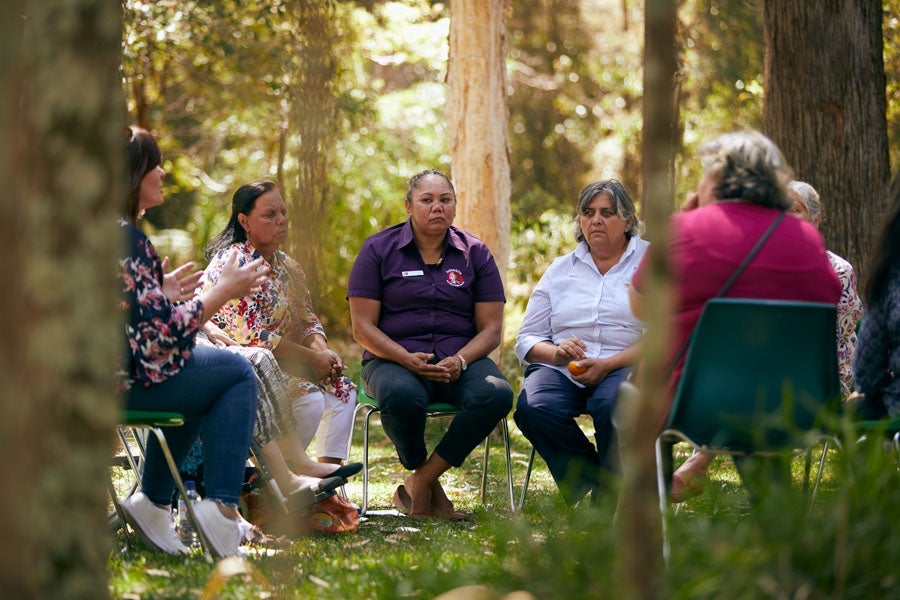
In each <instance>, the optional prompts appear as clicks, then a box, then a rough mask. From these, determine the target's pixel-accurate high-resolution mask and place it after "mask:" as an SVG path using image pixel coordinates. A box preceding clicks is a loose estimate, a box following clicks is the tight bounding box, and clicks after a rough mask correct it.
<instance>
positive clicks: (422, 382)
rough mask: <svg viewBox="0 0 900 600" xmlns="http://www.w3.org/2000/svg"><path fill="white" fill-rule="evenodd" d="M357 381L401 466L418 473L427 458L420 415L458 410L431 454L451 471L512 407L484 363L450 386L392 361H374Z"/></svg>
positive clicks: (507, 391) (501, 381)
mask: <svg viewBox="0 0 900 600" xmlns="http://www.w3.org/2000/svg"><path fill="white" fill-rule="evenodd" d="M362 382H363V386H364V388H365V390H366V393H367V394H369V395H370V396H371V397H372V398H375V399H376V400H377V401H378V405H379V407H380V408H381V424H382V426H383V427H384V431H385V433H387V435H388V437H389V438H391V441H392V442H394V446H395V447H396V448H397V456H398V457H399V459H400V463H401V464H402V465H403V466H404V467H406V468H407V469H410V470H413V469H417V468H419V467H420V466H422V464H423V463H424V462H425V460H426V459H427V458H428V451H427V449H426V447H425V419H426V415H425V411H426V409H427V408H428V405H429V404H430V403H432V402H445V403H447V404H453V405H455V406H458V407H460V409H461V410H460V412H459V413H458V414H457V415H456V416H455V417H453V420H452V421H451V422H450V427H448V428H447V432H446V433H445V434H444V437H443V438H441V441H440V442H439V443H438V445H437V447H435V449H434V452H435V454H437V455H438V456H440V457H441V458H443V459H444V460H446V461H447V462H448V463H450V464H451V465H452V466H454V467H459V466H461V465H462V464H463V461H464V460H465V459H466V457H467V456H468V455H469V454H470V453H471V452H472V450H474V449H475V447H476V446H477V445H478V444H480V443H481V442H482V441H483V440H484V438H486V437H487V436H488V435H489V434H490V433H491V431H493V430H494V427H496V426H497V423H499V422H500V419H503V418H506V415H507V414H508V413H509V409H510V408H512V387H511V386H510V385H509V382H508V381H507V380H506V378H505V377H503V374H502V373H501V372H500V369H499V368H497V365H495V364H494V361H492V360H491V359H489V358H481V359H479V360H476V361H475V362H473V363H472V364H470V365H469V368H468V369H466V370H465V371H464V372H463V374H462V376H461V377H460V378H459V379H457V380H456V381H453V382H451V383H437V382H434V381H431V380H428V379H423V378H421V377H419V376H418V375H414V374H412V373H410V372H409V371H407V370H406V369H404V368H403V367H401V366H400V365H398V364H397V363H395V362H391V361H388V360H382V359H380V358H374V359H372V360H368V361H366V362H365V364H364V365H363V370H362Z"/></svg>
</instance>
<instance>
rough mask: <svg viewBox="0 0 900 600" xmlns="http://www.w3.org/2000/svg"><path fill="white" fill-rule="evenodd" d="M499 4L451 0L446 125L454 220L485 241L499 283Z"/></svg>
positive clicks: (502, 71) (504, 235)
mask: <svg viewBox="0 0 900 600" xmlns="http://www.w3.org/2000/svg"><path fill="white" fill-rule="evenodd" d="M506 8H507V6H506V2H505V1H498V0H451V2H450V64H449V67H448V68H447V108H446V111H447V112H446V115H447V130H448V131H449V136H450V160H451V164H452V169H453V170H452V178H453V183H454V185H455V186H456V193H457V198H458V200H459V205H458V208H457V212H456V223H455V224H456V225H457V226H458V227H460V228H462V229H465V230H466V231H468V232H470V233H471V234H473V235H475V236H477V237H479V238H481V240H482V241H484V243H486V244H487V245H488V247H489V248H490V249H491V252H493V254H494V259H495V260H496V261H497V266H498V267H499V268H500V274H501V275H502V276H503V280H504V282H505V281H506V267H507V263H508V261H509V230H510V208H509V195H510V174H509V147H508V144H507V131H508V121H509V114H508V110H507V106H506V63H505V60H506V51H505V48H506V43H505V42H506V30H505V25H504V17H505V13H506Z"/></svg>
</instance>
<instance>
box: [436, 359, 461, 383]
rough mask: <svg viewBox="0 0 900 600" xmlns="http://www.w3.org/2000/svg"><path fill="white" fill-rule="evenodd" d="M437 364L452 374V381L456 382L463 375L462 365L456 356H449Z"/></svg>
mask: <svg viewBox="0 0 900 600" xmlns="http://www.w3.org/2000/svg"><path fill="white" fill-rule="evenodd" d="M436 364H437V366H439V367H444V368H446V369H447V370H448V371H449V372H450V381H456V380H457V379H459V378H460V376H461V375H462V363H460V362H459V358H458V357H456V356H448V357H447V358H445V359H444V360H442V361H440V362H438V363H436Z"/></svg>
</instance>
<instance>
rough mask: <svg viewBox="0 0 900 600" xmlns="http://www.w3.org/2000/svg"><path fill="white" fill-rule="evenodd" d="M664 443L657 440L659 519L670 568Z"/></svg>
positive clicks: (664, 555) (664, 558)
mask: <svg viewBox="0 0 900 600" xmlns="http://www.w3.org/2000/svg"><path fill="white" fill-rule="evenodd" d="M662 445H663V442H662V440H660V439H659V438H657V439H656V486H657V489H658V490H659V517H660V524H661V525H662V544H663V547H662V551H663V560H664V561H665V564H666V566H667V567H668V566H669V560H670V559H671V556H672V551H671V549H670V548H669V528H668V523H667V519H666V517H667V513H668V510H669V498H668V496H669V490H668V489H667V487H668V486H667V485H666V475H665V473H664V470H665V463H664V462H663V451H662Z"/></svg>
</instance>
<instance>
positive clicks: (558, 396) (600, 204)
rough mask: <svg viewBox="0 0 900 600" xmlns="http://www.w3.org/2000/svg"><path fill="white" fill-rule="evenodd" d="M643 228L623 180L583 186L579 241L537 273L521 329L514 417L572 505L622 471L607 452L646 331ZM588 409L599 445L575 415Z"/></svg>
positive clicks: (577, 219) (577, 230)
mask: <svg viewBox="0 0 900 600" xmlns="http://www.w3.org/2000/svg"><path fill="white" fill-rule="evenodd" d="M639 232H640V223H639V222H638V219H637V217H636V216H635V209H634V202H632V200H631V197H630V196H629V195H628V192H627V191H626V190H625V188H624V187H623V186H622V184H621V183H619V182H618V181H615V180H607V181H598V182H595V183H592V184H590V185H588V186H587V187H585V188H584V189H583V190H582V191H581V195H580V197H579V199H578V205H577V207H576V217H575V241H576V242H578V247H577V248H576V249H575V250H574V251H573V252H570V253H569V254H566V255H565V256H562V257H559V258H557V259H556V260H554V261H553V264H552V265H550V267H549V268H548V269H547V271H546V272H545V273H544V275H543V276H542V277H541V279H540V281H538V284H537V286H536V287H535V289H534V292H532V294H531V298H529V300H528V307H527V308H526V309H525V319H524V322H523V323H522V327H521V328H520V329H519V333H518V336H517V338H516V356H518V358H519V360H520V361H521V362H522V363H523V365H526V364H527V366H526V368H525V382H524V385H523V388H522V391H521V392H520V393H519V400H518V402H517V404H516V412H515V415H514V416H515V420H516V424H517V425H518V426H519V429H521V430H522V433H523V434H525V437H526V438H528V440H529V441H530V442H531V444H532V445H533V446H534V449H535V450H536V451H537V452H538V454H540V455H541V456H542V457H543V458H544V460H545V461H546V462H547V466H548V467H549V468H550V474H551V475H552V476H553V479H554V480H555V481H556V485H557V486H558V487H559V489H560V491H561V492H562V494H563V498H565V500H566V502H568V503H569V504H574V503H576V502H578V501H579V500H580V499H581V498H582V497H583V496H584V495H585V494H587V493H588V492H594V491H595V490H597V489H598V485H599V484H600V476H601V472H602V471H603V470H612V471H615V470H617V469H616V466H615V465H614V464H610V463H611V462H613V461H610V460H609V456H608V454H609V451H610V448H611V447H613V446H614V445H615V443H614V440H615V432H614V430H613V425H612V415H613V410H614V408H615V406H614V401H615V397H616V390H618V388H619V385H620V384H621V383H622V382H623V381H624V380H625V378H626V377H627V375H628V373H629V371H630V368H631V365H633V364H634V363H635V362H636V361H637V359H638V353H639V348H640V339H641V336H642V334H643V326H642V325H641V322H640V321H638V320H637V318H635V316H634V315H633V314H632V313H631V308H630V307H629V305H628V284H629V282H630V280H631V276H632V275H633V274H634V271H635V269H637V266H638V264H640V262H641V259H642V258H643V256H644V253H645V252H646V250H647V246H649V243H648V242H646V241H644V240H642V239H641V237H640V235H639ZM572 361H574V362H572ZM582 414H589V415H591V418H592V419H593V421H594V439H595V440H596V442H597V446H596V448H595V447H594V445H593V444H591V442H590V441H589V440H588V438H587V437H586V436H585V434H584V432H582V431H581V428H579V427H578V424H577V423H576V422H575V417H577V416H578V415H582Z"/></svg>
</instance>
